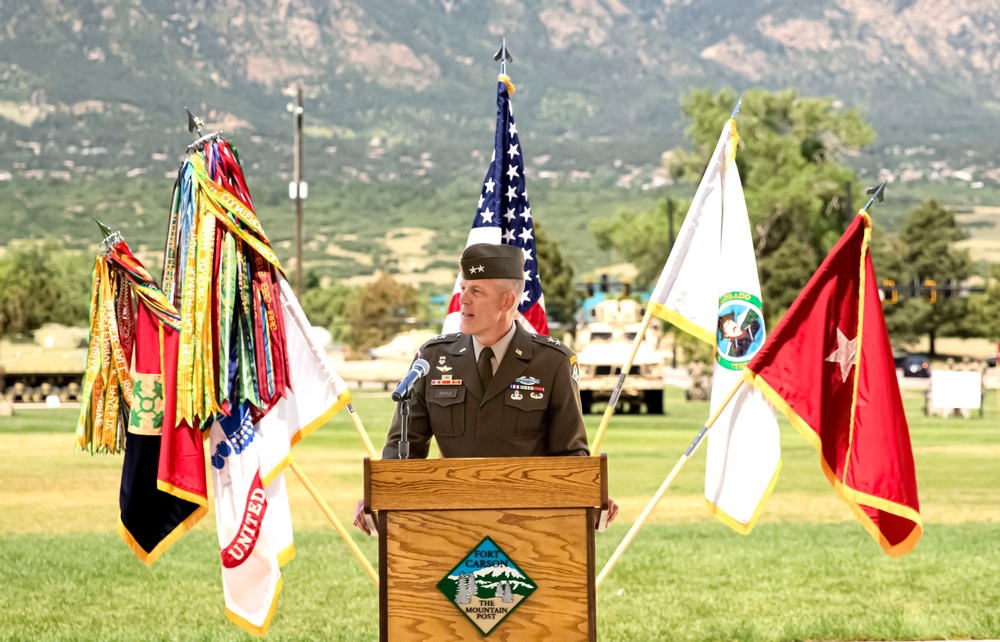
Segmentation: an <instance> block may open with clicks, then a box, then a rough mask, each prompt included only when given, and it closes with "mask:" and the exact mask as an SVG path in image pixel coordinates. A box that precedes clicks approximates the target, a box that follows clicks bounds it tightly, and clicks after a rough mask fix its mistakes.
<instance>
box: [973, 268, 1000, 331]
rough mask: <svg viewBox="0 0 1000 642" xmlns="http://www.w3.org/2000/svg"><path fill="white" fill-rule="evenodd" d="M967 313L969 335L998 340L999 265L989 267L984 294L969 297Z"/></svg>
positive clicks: (999, 327) (999, 325)
mask: <svg viewBox="0 0 1000 642" xmlns="http://www.w3.org/2000/svg"><path fill="white" fill-rule="evenodd" d="M968 312H969V313H968V316H967V317H966V328H967V329H969V330H970V334H976V335H978V336H981V337H985V338H987V339H990V340H992V341H995V340H1000V265H998V264H994V265H993V266H991V269H990V279H989V281H987V283H986V292H983V293H978V294H973V295H972V296H970V297H969V308H968Z"/></svg>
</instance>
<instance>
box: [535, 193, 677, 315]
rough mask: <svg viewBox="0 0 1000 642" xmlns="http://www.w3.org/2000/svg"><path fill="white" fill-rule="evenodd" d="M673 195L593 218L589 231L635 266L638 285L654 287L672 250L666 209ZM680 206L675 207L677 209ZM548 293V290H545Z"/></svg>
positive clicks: (598, 241)
mask: <svg viewBox="0 0 1000 642" xmlns="http://www.w3.org/2000/svg"><path fill="white" fill-rule="evenodd" d="M669 207H671V203H670V199H669V198H667V197H664V198H662V199H660V202H659V203H658V204H657V206H656V208H655V209H653V210H648V211H645V212H640V213H635V212H616V213H615V215H614V216H611V217H608V218H598V219H594V220H593V221H591V223H590V231H591V232H592V233H593V234H594V236H595V237H597V245H598V247H600V248H601V249H602V250H610V249H613V250H615V251H616V252H617V253H618V254H619V255H620V256H621V257H622V258H623V259H625V260H626V261H628V262H629V263H632V264H633V265H635V267H636V270H637V272H636V277H635V286H636V287H637V288H640V289H642V288H647V287H651V286H652V285H654V284H655V283H656V279H657V278H658V277H659V276H660V271H661V270H663V264H664V263H666V261H667V256H668V255H669V254H670V249H671V245H670V236H671V234H670V229H669V227H670V226H669V217H668V213H667V210H668V208H669ZM679 209H680V208H676V207H675V212H676V211H679ZM546 297H548V294H546Z"/></svg>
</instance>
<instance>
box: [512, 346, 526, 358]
mask: <svg viewBox="0 0 1000 642" xmlns="http://www.w3.org/2000/svg"><path fill="white" fill-rule="evenodd" d="M514 352H516V353H517V356H519V357H520V356H522V355H524V353H523V352H521V349H520V348H514Z"/></svg>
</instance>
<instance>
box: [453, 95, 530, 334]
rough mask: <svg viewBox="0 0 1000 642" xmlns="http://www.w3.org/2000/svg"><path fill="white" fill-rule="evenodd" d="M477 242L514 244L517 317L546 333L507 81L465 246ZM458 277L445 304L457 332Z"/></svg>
mask: <svg viewBox="0 0 1000 642" xmlns="http://www.w3.org/2000/svg"><path fill="white" fill-rule="evenodd" d="M476 243H493V244H503V245H513V246H515V247H519V248H521V251H522V252H523V253H524V292H523V293H522V294H521V303H520V304H519V305H518V308H517V311H518V312H519V313H520V317H521V319H520V320H521V323H522V324H523V325H524V326H525V328H526V329H527V330H528V331H529V332H534V333H537V334H543V335H547V334H548V333H549V324H548V320H547V319H546V317H545V299H544V298H543V297H542V281H541V278H540V277H539V275H538V256H537V255H536V253H535V226H534V224H533V223H532V220H531V205H530V204H529V203H528V191H527V187H526V183H525V178H524V156H523V154H522V152H521V141H520V139H519V138H518V136H517V125H515V124H514V114H513V112H512V111H511V108H510V96H509V95H508V89H507V82H505V81H503V80H501V81H500V82H499V83H498V84H497V131H496V136H495V137H494V144H493V158H492V159H491V160H490V168H489V170H488V171H487V172H486V180H485V181H484V182H483V190H482V192H481V193H480V195H479V205H478V206H477V207H476V217H475V219H473V221H472V229H471V230H470V231H469V239H468V241H466V243H465V245H466V247H468V246H470V245H474V244H476ZM459 294H460V291H459V287H458V281H457V280H456V282H455V291H454V293H453V294H452V297H451V304H450V305H449V306H448V316H447V317H445V320H444V329H443V332H445V333H449V332H458V325H459V320H460V314H459V303H458V297H459Z"/></svg>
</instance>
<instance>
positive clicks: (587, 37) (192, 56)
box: [0, 0, 1000, 183]
mask: <svg viewBox="0 0 1000 642" xmlns="http://www.w3.org/2000/svg"><path fill="white" fill-rule="evenodd" d="M998 19H1000V5H998V4H997V3H995V2H987V1H986V0H814V1H811V2H796V1H793V0H744V1H743V2H732V1H729V0H700V1H698V2H693V1H692V0H497V1H495V2H477V1H474V0H394V1H393V2H377V1H375V0H155V1H154V0H39V1H37V2H12V1H10V0H2V1H0V24H2V25H3V26H2V27H0V141H2V149H3V150H4V153H3V156H2V157H0V180H10V179H13V178H14V177H26V178H39V179H41V178H49V179H54V180H57V181H58V180H70V179H75V178H86V179H87V180H93V179H95V178H100V179H109V178H114V177H121V178H135V177H138V176H143V175H147V174H148V175H150V176H159V177H162V176H164V175H165V174H168V173H170V172H172V171H174V170H175V168H176V164H177V161H178V159H179V158H180V156H181V155H182V153H183V152H184V148H185V147H186V145H187V144H188V142H190V140H191V139H192V135H191V134H189V133H188V132H187V131H186V128H185V125H186V119H185V116H184V112H183V107H185V106H187V107H189V108H191V110H192V111H194V112H195V113H197V114H199V115H201V116H202V117H203V118H204V119H205V121H206V125H207V127H208V128H210V129H213V130H214V129H221V130H224V131H225V132H227V133H228V134H229V135H230V136H232V137H233V138H234V139H235V140H237V142H238V144H239V146H240V148H241V150H247V152H249V153H248V154H247V153H245V155H246V156H248V157H251V158H253V159H254V161H253V162H254V163H255V166H254V167H255V168H256V169H258V170H259V171H260V172H262V173H267V174H273V175H277V176H279V177H282V178H284V179H287V177H288V175H289V172H290V169H291V162H292V161H291V141H292V125H291V122H292V118H291V116H290V114H289V113H288V111H287V108H288V103H289V101H290V98H289V97H288V96H287V95H286V93H287V91H286V90H287V88H288V87H289V86H292V85H300V86H301V87H302V88H303V92H304V96H305V100H304V108H305V115H304V122H305V125H306V129H305V136H306V143H305V148H306V163H305V167H306V173H307V175H308V176H310V177H322V178H324V179H328V180H334V181H341V182H352V181H360V182H376V183H377V182H404V183H405V182H407V181H413V182H425V183H427V182H435V181H441V180H444V179H450V178H451V177H454V176H455V175H456V173H470V174H481V173H482V171H483V169H484V167H485V163H486V162H488V156H489V153H490V146H489V143H490V140H491V135H490V133H491V131H492V127H493V120H494V115H495V108H494V102H495V87H496V85H495V79H496V73H497V71H498V65H497V63H495V62H494V61H493V53H494V51H495V50H496V49H497V48H498V46H499V44H500V42H501V39H502V38H504V37H505V38H506V40H507V44H508V46H509V49H510V51H511V53H512V55H513V62H512V63H511V64H510V66H509V69H508V71H509V73H510V76H511V77H512V79H513V82H514V84H515V86H516V87H517V92H516V94H515V97H514V105H515V110H516V113H517V117H518V124H519V126H520V127H521V129H522V131H523V133H522V138H523V139H526V140H525V143H526V144H525V149H526V150H527V152H528V156H527V159H526V160H527V164H528V165H529V166H530V169H531V171H534V172H535V173H536V174H540V173H543V172H546V171H547V172H549V175H551V176H569V175H572V174H573V173H574V172H577V173H587V174H589V173H593V172H600V171H606V172H609V173H611V174H616V175H623V174H626V173H627V172H629V171H632V168H635V167H647V168H652V167H656V166H658V165H659V163H660V155H661V153H662V152H663V151H664V150H667V149H670V148H672V147H674V146H677V145H679V144H682V143H683V131H684V127H685V122H684V120H683V117H682V113H681V110H680V98H681V97H682V96H683V95H685V94H686V93H687V92H689V91H690V90H691V89H693V88H698V87H705V86H708V87H714V88H719V87H733V88H736V89H738V90H742V89H746V88H750V87H765V88H771V89H779V88H784V87H794V88H797V89H798V90H799V91H800V92H801V93H803V94H809V95H832V96H835V97H836V98H837V99H838V100H839V101H841V103H842V104H843V105H844V106H847V107H858V108H860V109H861V110H862V112H863V113H864V115H865V116H866V118H867V119H868V120H869V121H870V122H871V123H873V125H874V127H875V129H876V132H877V133H878V136H879V139H878V142H877V144H876V145H875V146H874V148H873V149H872V150H869V151H868V152H866V153H865V154H864V155H863V157H861V158H855V159H851V162H852V163H853V164H855V165H858V166H859V167H868V168H871V169H878V168H879V167H883V166H888V167H890V168H896V169H900V168H907V167H909V168H916V169H917V170H919V169H920V168H921V167H925V166H926V167H928V168H930V167H931V166H932V165H933V164H934V163H938V164H940V163H942V162H944V163H947V164H949V165H950V166H952V167H954V168H956V169H957V168H968V167H974V170H973V171H972V172H971V175H972V178H975V177H976V176H975V174H976V172H984V171H987V170H988V169H990V168H992V167H994V166H996V165H1000V163H998V162H997V154H998V151H1000V140H998V139H997V137H995V136H989V135H984V133H988V132H992V131H994V129H995V124H996V122H997V116H998V105H1000V100H998V98H1000V74H998V73H997V70H998V69H997V68H998V66H1000V38H998V37H997V33H998V30H997V23H998ZM484 155H485V158H484ZM581 175H582V174H581Z"/></svg>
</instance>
